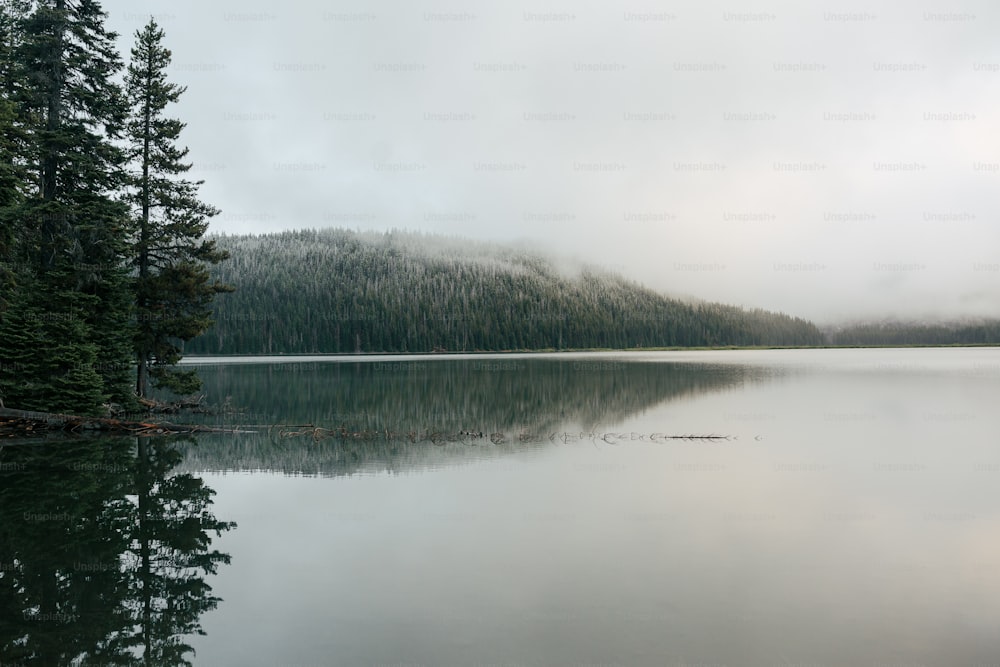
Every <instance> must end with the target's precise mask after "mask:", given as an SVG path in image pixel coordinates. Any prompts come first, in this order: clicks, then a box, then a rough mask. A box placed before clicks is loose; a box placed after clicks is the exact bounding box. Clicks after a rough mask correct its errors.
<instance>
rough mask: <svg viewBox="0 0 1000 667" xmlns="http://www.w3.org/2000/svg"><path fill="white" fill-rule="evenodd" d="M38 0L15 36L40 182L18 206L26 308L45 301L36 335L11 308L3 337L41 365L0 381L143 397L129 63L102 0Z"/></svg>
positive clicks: (90, 404) (19, 101)
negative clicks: (135, 306)
mask: <svg viewBox="0 0 1000 667" xmlns="http://www.w3.org/2000/svg"><path fill="white" fill-rule="evenodd" d="M36 5H37V6H36V7H35V9H34V11H33V12H31V14H30V15H29V16H27V17H26V18H25V19H24V20H23V21H20V22H19V25H20V26H21V35H20V38H19V39H18V40H16V44H15V45H14V54H15V56H16V58H15V62H16V63H17V69H16V76H14V77H12V80H13V81H16V82H17V86H16V88H17V90H16V94H15V95H14V100H13V101H14V103H15V105H16V113H15V117H16V121H17V125H18V127H19V128H20V129H22V130H23V134H22V135H21V136H23V137H24V146H23V167H24V169H25V170H26V171H27V172H28V173H29V174H30V178H29V179H28V182H33V183H35V184H36V187H37V191H36V192H34V193H32V196H30V197H28V198H26V199H25V200H24V201H23V203H22V204H21V205H20V206H19V208H18V211H17V217H18V219H19V221H20V224H21V227H20V229H19V232H20V238H19V244H20V246H21V247H22V248H23V250H22V251H21V253H20V256H21V257H23V261H24V265H25V267H26V269H25V271H23V272H22V273H24V274H26V275H25V276H23V277H22V282H23V283H24V284H23V285H22V286H20V288H19V289H17V290H16V291H15V294H14V295H13V296H14V300H15V301H16V302H18V303H17V305H16V308H19V309H20V311H19V312H21V313H30V312H31V311H30V307H29V305H30V304H37V305H38V307H40V308H41V309H42V310H41V312H39V313H36V316H35V317H34V320H33V321H34V323H35V324H34V326H32V327H31V328H30V329H29V331H31V332H32V333H31V335H30V336H23V335H21V334H22V333H23V332H19V331H18V330H17V325H16V324H15V323H13V321H12V320H13V319H14V318H11V317H7V318H4V320H3V322H0V339H2V340H4V341H6V342H5V346H6V348H7V349H5V350H4V351H3V353H4V354H5V355H10V356H11V357H12V358H22V359H30V360H32V361H31V363H27V361H26V362H25V367H27V368H31V369H34V371H35V372H36V373H37V375H28V374H25V373H23V372H19V373H14V374H11V373H6V372H4V373H0V380H2V382H3V383H4V384H5V385H6V386H8V387H11V389H12V391H11V393H10V395H11V396H15V395H19V394H21V395H25V396H30V395H31V392H21V391H19V389H18V388H17V387H12V385H14V384H17V383H19V382H20V383H22V384H25V385H31V386H34V387H44V388H46V391H47V392H49V393H45V395H44V400H43V399H42V398H41V397H38V396H36V398H34V399H31V400H33V401H36V403H35V404H34V405H19V406H18V407H24V408H33V407H34V408H43V409H66V408H68V407H72V408H73V409H74V410H76V411H80V412H95V411H97V410H98V409H99V408H100V404H101V403H102V402H104V401H107V400H112V401H117V402H123V403H124V402H128V400H129V398H130V397H131V395H132V394H131V390H130V388H129V384H128V380H127V378H128V373H129V370H130V368H131V354H130V350H131V337H132V335H131V330H130V326H131V325H130V314H129V310H128V309H129V303H130V298H129V292H128V288H129V283H128V267H127V264H126V257H127V250H128V247H127V243H126V241H127V236H128V233H127V232H128V230H127V224H128V215H127V207H126V206H125V205H124V203H123V202H121V201H118V200H117V199H116V193H117V192H118V191H120V190H121V188H122V185H123V181H122V179H123V166H124V159H125V156H124V152H123V151H122V150H121V149H120V148H118V147H117V146H116V145H115V143H114V139H115V138H116V137H117V136H119V133H120V131H121V129H122V126H123V123H124V119H125V107H124V100H123V97H122V94H121V89H120V87H119V86H118V85H117V84H116V83H115V82H114V80H113V77H114V76H115V74H116V73H117V72H118V71H120V69H121V67H122V63H121V60H120V58H119V57H118V54H117V52H116V51H115V43H114V40H115V37H116V35H115V34H114V33H110V32H107V31H106V30H105V29H104V26H103V22H104V19H105V14H104V12H103V10H102V9H101V7H100V4H99V3H98V2H97V1H96V0H78V1H76V2H72V1H71V0H40V1H39V2H37V3H36ZM29 283H30V284H31V290H30V291H29V290H28V288H27V285H28V284H29ZM13 307H14V306H12V308H13ZM16 341H20V344H21V347H20V348H17V347H16Z"/></svg>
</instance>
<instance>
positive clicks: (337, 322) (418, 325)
mask: <svg viewBox="0 0 1000 667" xmlns="http://www.w3.org/2000/svg"><path fill="white" fill-rule="evenodd" d="M216 241H217V245H218V248H219V250H221V251H225V252H228V253H229V257H230V258H229V259H228V260H225V261H223V262H221V263H219V264H218V265H217V266H215V267H214V269H213V277H214V278H215V279H217V280H219V281H220V282H224V283H227V284H231V285H234V286H235V287H236V291H235V292H234V293H233V294H229V295H224V296H223V297H222V298H220V299H218V300H217V301H216V303H215V304H214V306H213V308H214V311H215V320H216V324H215V326H214V327H213V328H212V330H211V331H210V332H209V333H207V334H206V335H204V336H201V337H199V338H196V339H194V340H192V341H191V342H189V343H188V344H187V345H186V346H185V349H184V352H185V353H187V354H190V353H200V354H259V353H267V354H274V353H309V352H324V353H337V352H341V353H344V352H431V351H434V350H448V351H461V350H467V351H475V350H515V349H520V350H525V349H546V348H553V349H569V348H594V347H601V348H619V349H624V348H634V347H657V346H704V345H819V344H822V343H823V342H824V340H823V335H822V333H821V332H820V331H819V330H818V329H817V328H816V327H815V326H814V325H813V324H811V323H810V322H807V321H805V320H802V319H797V318H792V317H789V316H787V315H782V314H777V313H770V312H766V311H762V310H751V311H748V310H743V309H740V308H735V307H732V306H725V305H720V304H710V303H700V304H690V303H685V302H682V301H679V300H675V299H671V298H667V297H666V296H664V295H662V294H659V293H657V292H655V291H653V290H650V289H647V288H645V287H642V286H641V285H638V284H636V283H634V282H631V281H628V280H626V279H624V278H622V277H620V276H617V275H614V274H610V273H607V272H604V271H601V270H599V269H596V268H588V267H573V268H569V269H566V268H562V267H560V268H555V265H554V264H555V263H554V260H553V259H552V258H548V257H545V256H543V255H540V254H538V253H532V252H528V251H525V250H521V249H517V248H512V247H505V246H500V245H494V244H485V243H479V242H474V241H467V240H461V239H453V238H444V237H436V236H427V235H422V234H416V233H401V232H389V233H385V234H379V233H355V232H351V231H347V230H342V229H328V230H320V231H315V230H305V231H293V232H283V233H278V234H268V235H262V236H250V235H248V236H220V237H218V238H217V239H216Z"/></svg>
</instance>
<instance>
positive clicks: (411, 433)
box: [183, 357, 773, 476]
mask: <svg viewBox="0 0 1000 667" xmlns="http://www.w3.org/2000/svg"><path fill="white" fill-rule="evenodd" d="M772 372H773V371H767V370H765V369H762V368H759V367H756V368H755V367H749V366H739V365H728V364H727V365H709V364H685V363H649V362H630V361H621V360H610V359H604V360H602V359H599V358H588V359H586V360H579V359H572V360H571V359H565V360H563V359H525V358H513V359H497V358H496V357H492V358H484V359H482V360H475V359H471V360H470V359H463V360H431V361H420V360H406V361H391V362H335V363H331V362H322V361H317V362H311V361H310V362H292V363H261V364H240V365H227V364H222V365H217V366H208V367H202V368H200V370H199V373H200V375H201V376H202V378H203V379H204V381H205V392H206V395H207V397H208V399H209V401H210V402H211V401H214V402H215V403H222V404H224V406H225V407H224V409H223V410H222V411H220V412H219V413H217V414H215V415H207V416H202V418H203V420H204V421H206V422H207V423H210V424H213V425H216V426H226V427H237V428H238V427H241V426H248V427H253V428H256V429H257V430H258V434H257V435H241V436H235V437H234V436H202V437H201V438H200V439H199V446H198V447H197V448H187V451H186V457H185V461H184V464H183V467H184V469H186V470H198V471H256V470H265V471H276V472H283V473H288V474H307V475H330V476H339V475H350V474H354V473H358V472H380V471H389V472H402V471H406V470H418V469H426V468H433V467H439V466H443V465H454V464H458V463H461V462H463V461H470V460H479V459H483V458H495V457H502V456H506V455H509V454H516V453H518V452H527V451H532V450H539V449H543V448H545V447H548V446H552V445H554V444H555V443H556V442H557V441H562V442H566V441H567V439H570V440H573V441H576V440H580V439H588V438H591V439H592V438H593V437H594V436H595V435H596V436H599V435H604V434H606V433H607V432H609V431H613V430H614V427H615V425H617V424H621V423H623V422H625V421H626V420H628V419H629V418H631V417H633V416H635V415H636V414H640V413H642V412H644V411H647V410H650V409H652V408H653V407H655V406H657V405H660V404H662V403H665V402H676V401H684V400H688V399H691V398H693V397H696V396H698V395H702V394H707V393H710V392H716V391H724V390H726V389H731V388H734V387H739V386H741V385H742V384H743V383H745V382H753V381H763V380H765V379H766V377H767V376H768V374H769V373H772ZM271 425H283V426H277V427H274V428H271ZM311 427H322V428H323V429H334V430H336V431H337V433H339V434H346V436H345V437H327V436H326V435H325V436H324V437H321V438H320V439H318V440H314V439H313V438H311V437H309V435H310V433H311V431H310V428H311ZM289 433H298V434H300V435H298V436H293V437H286V436H287V435H288V434H289ZM321 433H324V434H328V432H327V431H323V432H321ZM351 434H354V435H355V437H350V435H351Z"/></svg>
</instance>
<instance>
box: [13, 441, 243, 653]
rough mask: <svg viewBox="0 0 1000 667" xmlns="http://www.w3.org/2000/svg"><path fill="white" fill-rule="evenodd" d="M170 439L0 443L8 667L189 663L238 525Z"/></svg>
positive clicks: (212, 601) (216, 603)
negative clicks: (190, 639) (216, 546)
mask: <svg viewBox="0 0 1000 667" xmlns="http://www.w3.org/2000/svg"><path fill="white" fill-rule="evenodd" d="M176 445H177V442H176V441H171V440H168V439H139V440H138V441H136V440H130V439H122V438H103V439H88V440H65V441H55V442H44V443H42V442H40V443H32V444H21V445H4V446H0V664H8V663H11V664H24V665H29V664H31V665H34V664H37V665H46V666H48V665H97V664H100V665H136V664H142V665H157V666H159V665H190V664H191V662H190V660H189V656H190V655H191V654H193V650H192V649H191V647H190V646H189V645H188V644H187V643H186V642H185V637H187V636H189V635H192V634H195V633H202V630H201V625H200V619H201V616H202V615H203V614H204V613H205V612H206V611H209V610H211V609H214V608H215V607H216V606H217V605H218V603H219V602H220V600H219V598H217V597H215V596H213V595H212V589H211V587H210V586H209V585H208V583H207V582H206V581H205V577H206V576H207V575H209V574H214V573H215V572H216V571H217V569H218V566H219V565H220V564H225V563H228V562H229V556H228V555H227V554H224V553H221V552H219V551H218V550H213V549H211V544H212V535H211V534H212V533H214V534H215V535H216V536H218V535H221V534H222V532H224V531H227V530H231V529H232V528H234V527H235V524H233V523H230V522H224V521H220V520H218V519H217V518H216V517H215V516H214V515H213V514H212V512H211V506H212V496H213V495H214V493H215V492H214V491H213V490H212V489H210V488H209V487H207V486H206V485H205V484H204V483H203V482H202V480H201V479H199V478H197V477H195V476H193V475H191V474H186V473H180V474H171V473H172V471H173V470H174V468H176V466H177V464H178V463H180V460H181V456H180V454H179V453H178V451H177V449H176Z"/></svg>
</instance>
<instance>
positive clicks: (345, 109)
mask: <svg viewBox="0 0 1000 667" xmlns="http://www.w3.org/2000/svg"><path fill="white" fill-rule="evenodd" d="M102 4H103V6H104V8H105V10H107V11H108V12H109V14H110V16H109V25H110V27H111V28H112V29H113V30H116V31H118V32H119V33H120V34H121V37H120V39H121V44H122V51H123V53H127V51H128V49H129V48H130V47H131V44H132V42H133V33H134V32H135V30H136V29H138V28H139V27H141V26H142V25H143V24H144V23H145V22H146V21H147V20H148V18H149V16H150V15H154V16H155V17H156V19H157V21H158V22H159V23H160V25H161V26H162V27H163V28H164V30H165V31H166V39H167V44H168V46H169V47H170V48H171V49H172V50H173V53H174V62H173V66H172V70H171V76H172V78H173V80H174V81H176V82H178V83H182V84H185V85H187V86H188V91H187V93H186V94H185V96H184V97H183V99H182V101H181V103H180V104H178V105H177V107H176V109H175V114H176V115H177V116H178V117H180V118H182V119H183V120H185V121H186V122H187V123H188V128H187V130H186V131H185V134H184V135H183V139H184V141H185V143H186V144H187V145H188V146H189V147H190V148H191V158H192V160H193V161H194V163H195V167H196V170H195V171H196V174H197V176H198V177H199V178H204V179H205V181H206V183H205V186H204V188H203V194H204V198H205V199H206V200H207V201H209V202H210V203H212V204H215V205H216V206H218V207H220V208H221V209H222V210H223V214H222V215H221V216H219V217H218V218H217V219H216V220H215V221H214V222H213V229H214V230H215V231H219V232H226V233H240V232H254V233H259V232H268V231H277V230H282V229H292V228H301V227H313V228H315V227H330V226H340V227H348V228H351V229H375V230H385V229H391V228H401V229H410V230H423V231H427V232H437V233H444V234H453V235H462V236H468V237H472V238H478V239H488V240H496V241H509V240H525V241H528V242H530V243H533V244H538V246H539V247H542V248H545V249H547V250H550V251H553V252H556V253H558V254H561V255H566V256H569V257H576V258H579V259H582V260H585V261H590V262H596V263H600V264H603V265H605V266H607V267H609V268H612V269H615V270H618V271H620V272H622V273H625V274H626V275H629V276H631V277H634V278H636V279H639V280H642V281H644V282H646V283H648V284H649V285H651V286H653V287H656V288H658V289H661V290H664V291H668V292H670V293H673V294H679V295H692V296H697V297H702V298H707V299H713V300H720V301H725V302H730V303H736V304H742V305H747V306H761V307H766V308H772V309H782V310H786V311H789V312H793V313H795V314H800V315H803V316H806V317H811V318H815V319H817V320H820V321H825V322H829V321H833V320H836V319H841V318H852V317H872V316H882V315H896V316H904V317H916V316H921V317H923V316H929V315H940V316H947V317H957V316H967V315H993V316H1000V215H998V214H1000V39H998V37H997V35H1000V5H998V4H996V3H995V2H990V1H989V0H983V1H975V0H964V1H959V2H949V3H945V2H940V1H937V2H926V1H920V0H916V1H902V0H897V1H894V2H867V3H847V4H844V3H833V2H829V3H819V2H815V3H802V2H792V1H790V0H788V1H779V2H761V3H741V2H735V1H733V0H730V2H712V1H698V2H695V1H694V0H689V1H685V2H644V3H636V2H629V1H626V2H621V3H612V2H592V1H588V0H577V1H575V2H541V3H526V4H518V3H507V2H483V1H470V2H464V3H462V2H457V1H451V2H449V1H447V0H423V1H417V0H409V1H404V0H368V1H366V2H320V1H319V0H284V1H283V2H281V3H278V2H273V1H272V2H260V1H255V0H241V1H240V2H236V1H235V0H213V2H211V3H206V2H203V1H202V0H143V1H142V2H136V0H105V1H104V2H103V3H102Z"/></svg>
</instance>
